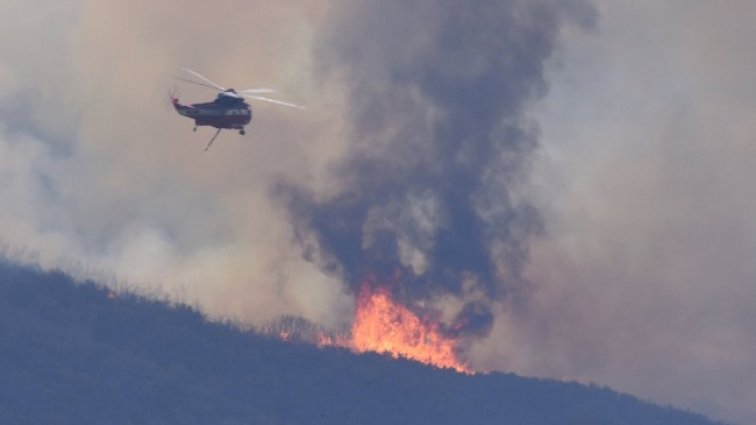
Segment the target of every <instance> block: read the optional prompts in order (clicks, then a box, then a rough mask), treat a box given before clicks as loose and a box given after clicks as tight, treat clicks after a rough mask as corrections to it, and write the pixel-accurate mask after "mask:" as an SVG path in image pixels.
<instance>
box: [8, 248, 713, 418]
mask: <svg viewBox="0 0 756 425" xmlns="http://www.w3.org/2000/svg"><path fill="white" fill-rule="evenodd" d="M0 424H4V425H11V424H46V425H53V424H61V425H67V424H71V425H73V424H75V425H85V424H97V425H103V424H108V425H117V424H139V425H147V424H161V425H164V424H181V425H192V424H202V425H210V424H212V425H231V424H291V425H300V424H301V425H306V424H329V425H330V424H333V425H339V424H344V425H347V424H349V425H372V424H433V425H446V424H449V425H451V424H453V425H461V424H497V425H502V424H516V425H547V424H570V425H572V424H574V425H592V424H596V425H599V424H600V425H608V424H612V425H629V424H633V425H656V424H658V425H662V424H663V425H677V424H679V425H683V424H684V425H712V424H714V422H711V421H709V420H707V419H706V418H704V417H702V416H699V415H695V414H692V413H688V412H683V411H679V410H675V409H672V408H668V407H660V406H656V405H653V404H650V403H645V402H641V401H639V400H637V399H635V398H633V397H630V396H627V395H621V394H619V393H616V392H614V391H611V390H609V389H606V388H597V387H592V386H585V385H580V384H575V383H560V382H555V381H550V380H538V379H528V378H522V377H518V376H515V375H512V374H502V373H493V374H489V375H478V376H466V375H460V374H457V373H454V372H451V371H446V370H437V369H432V368H428V367H424V366H421V365H419V364H416V363H412V362H409V361H396V360H390V359H387V358H384V357H382V356H378V355H359V356H358V355H354V354H352V353H350V352H348V351H345V350H340V349H319V348H317V347H313V346H310V345H305V344H292V343H284V342H281V341H278V340H275V339H272V338H269V337H264V336H261V335H258V334H255V333H252V332H244V331H240V330H239V329H237V328H235V327H233V326H230V325H226V324H219V323H210V322H207V321H206V320H205V319H203V317H202V316H201V315H200V314H198V313H197V312H196V311H194V310H192V309H190V308H188V307H184V306H170V305H167V304H165V303H162V302H158V301H154V300H148V299H145V298H142V297H138V296H134V295H128V294H119V296H118V298H117V299H111V298H109V292H108V291H107V290H106V289H102V288H101V287H98V286H97V285H94V284H92V283H76V282H74V281H73V280H72V279H71V278H70V277H68V276H66V275H65V274H63V273H59V272H43V271H41V270H39V269H36V268H33V267H28V266H18V265H14V264H11V263H9V262H7V261H3V260H0Z"/></svg>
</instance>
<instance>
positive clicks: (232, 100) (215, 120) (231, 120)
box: [172, 92, 252, 132]
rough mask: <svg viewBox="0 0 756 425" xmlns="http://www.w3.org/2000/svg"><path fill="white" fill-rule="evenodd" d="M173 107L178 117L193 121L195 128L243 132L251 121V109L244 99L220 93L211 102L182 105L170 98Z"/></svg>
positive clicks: (175, 99)
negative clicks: (203, 127)
mask: <svg viewBox="0 0 756 425" xmlns="http://www.w3.org/2000/svg"><path fill="white" fill-rule="evenodd" d="M172 101H173V107H174V108H176V112H178V113H179V114H180V115H182V116H185V117H187V118H191V119H193V120H194V124H195V126H196V127H199V126H209V127H215V128H217V129H234V130H240V131H242V132H243V131H244V126H245V125H247V124H249V123H250V122H251V121H252V108H250V106H249V104H248V103H247V102H245V101H244V99H241V98H239V97H238V96H235V95H234V94H228V93H226V92H221V93H220V94H219V95H218V97H217V98H216V99H215V100H214V101H212V102H205V103H194V104H192V105H182V104H181V103H179V100H178V99H177V98H172Z"/></svg>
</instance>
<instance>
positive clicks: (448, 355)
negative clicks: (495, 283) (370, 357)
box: [349, 285, 472, 373]
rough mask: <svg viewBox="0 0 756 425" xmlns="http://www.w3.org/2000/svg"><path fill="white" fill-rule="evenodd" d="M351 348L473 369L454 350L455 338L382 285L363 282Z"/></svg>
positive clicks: (435, 364)
mask: <svg viewBox="0 0 756 425" xmlns="http://www.w3.org/2000/svg"><path fill="white" fill-rule="evenodd" d="M349 345H350V348H352V349H353V350H355V351H357V352H360V353H362V352H366V351H374V352H378V353H386V354H390V355H391V356H392V357H394V358H399V357H403V358H407V359H411V360H416V361H419V362H421V363H424V364H428V365H432V366H436V367H440V368H452V369H454V370H456V371H458V372H464V373H472V372H471V370H470V369H469V367H468V366H467V365H466V364H465V363H464V362H462V361H460V360H459V358H458V357H457V354H456V341H455V340H454V339H451V338H448V337H446V336H444V335H443V333H442V332H441V331H440V329H439V326H438V325H437V324H435V323H433V322H428V321H424V320H421V319H420V318H419V317H417V315H415V314H414V313H413V312H412V311H410V310H409V309H408V308H407V307H405V306H403V305H401V304H398V303H396V302H395V301H394V300H393V299H392V298H391V295H390V294H389V292H388V290H386V289H383V288H378V289H373V290H371V288H370V287H369V286H368V285H365V286H363V288H362V290H361V291H360V294H359V297H358V299H357V306H356V309H355V316H354V323H353V324H352V337H351V341H350V342H349Z"/></svg>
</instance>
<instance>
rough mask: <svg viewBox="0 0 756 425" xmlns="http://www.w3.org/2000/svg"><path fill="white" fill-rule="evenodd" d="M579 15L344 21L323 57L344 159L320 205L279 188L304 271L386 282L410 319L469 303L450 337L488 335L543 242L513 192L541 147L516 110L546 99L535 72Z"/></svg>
mask: <svg viewBox="0 0 756 425" xmlns="http://www.w3.org/2000/svg"><path fill="white" fill-rule="evenodd" d="M568 12H569V13H568ZM576 16H580V17H582V22H583V23H586V22H589V21H590V16H591V15H590V9H588V8H585V7H583V6H581V5H578V4H570V5H567V4H565V3H560V4H555V3H552V2H520V1H504V2H502V1H472V2H466V3H464V5H459V4H457V3H452V2H447V1H441V0H425V1H421V2H417V3H415V4H413V7H412V8H411V9H410V8H408V7H407V5H406V3H405V2H401V1H388V2H380V3H376V2H358V3H357V4H353V5H352V6H351V7H344V8H341V10H340V13H339V14H337V15H336V16H333V17H332V22H331V23H330V28H331V30H330V31H329V33H328V34H326V35H324V36H323V39H322V42H321V44H320V45H321V46H322V47H321V50H320V51H319V52H318V54H319V57H320V58H321V61H322V71H323V73H324V76H325V78H326V80H328V79H335V80H338V81H339V82H340V83H342V84H343V89H344V96H345V99H346V103H347V105H348V112H347V125H346V130H345V131H346V137H347V138H348V140H349V149H348V151H347V153H346V155H345V156H344V158H343V159H342V160H340V161H339V162H338V164H336V166H335V167H334V169H333V174H332V178H333V182H334V186H333V188H332V190H331V191H330V192H329V193H327V194H323V193H322V192H321V193H318V192H316V191H313V190H311V189H309V188H308V187H307V186H303V185H296V184H288V183H282V184H280V185H278V186H277V187H276V196H278V197H280V198H281V199H283V200H284V202H285V203H286V205H287V207H288V210H289V212H290V215H291V218H292V220H293V223H294V227H295V233H296V236H297V238H298V241H299V242H300V244H301V246H302V249H303V253H304V255H305V257H306V258H307V259H308V260H310V261H313V262H315V263H317V264H318V265H319V266H320V267H321V268H322V269H324V270H326V271H327V272H329V273H331V274H334V275H336V276H339V277H340V278H341V279H342V280H343V281H344V282H346V283H347V285H349V286H350V287H351V288H352V291H353V292H356V291H357V289H358V288H359V287H360V286H361V285H364V284H366V283H367V284H378V285H387V284H388V285H390V286H391V287H392V290H393V292H394V295H395V296H398V297H399V298H400V299H402V300H403V301H404V302H405V303H408V304H409V305H412V306H414V307H416V308H417V307H421V306H425V307H427V306H429V305H432V304H436V303H438V302H439V301H440V300H442V299H444V298H448V297H450V296H451V297H452V298H456V299H458V300H463V302H461V303H459V302H458V303H456V304H457V305H456V307H455V311H454V312H452V314H453V315H455V316H456V317H455V318H454V319H453V320H452V323H451V324H452V325H453V328H454V329H455V330H456V332H458V333H475V334H485V333H487V330H488V329H489V328H490V326H491V324H492V320H493V313H492V312H491V303H492V301H494V300H498V299H501V298H502V297H503V296H505V295H506V294H507V293H508V292H510V291H512V290H515V289H516V288H518V287H519V286H520V285H522V282H523V277H522V270H523V266H524V265H525V263H526V261H527V256H528V241H529V239H530V237H531V236H532V235H533V234H534V233H535V232H537V231H538V229H539V228H540V220H539V216H538V213H537V211H535V209H534V208H533V207H532V206H531V205H530V204H529V203H527V202H525V201H522V200H521V199H520V198H519V197H518V193H517V192H518V185H519V184H520V183H521V182H522V180H523V177H524V176H525V175H526V173H527V170H528V166H529V163H530V161H531V157H532V154H533V151H534V149H535V148H536V146H537V131H536V130H535V128H534V126H533V125H532V124H531V123H530V122H529V121H528V119H527V116H526V114H525V110H526V107H527V106H528V105H529V104H531V103H532V101H533V100H535V99H538V98H540V97H541V96H543V95H544V94H545V93H546V88H547V85H546V82H545V81H544V77H543V63H544V61H545V60H546V59H547V58H548V57H549V56H550V54H551V52H552V50H553V48H554V44H555V41H556V38H557V35H558V32H559V29H560V27H561V26H562V25H563V24H564V23H565V21H566V20H568V19H570V18H574V17H576ZM573 20H574V19H573ZM366 276H370V278H369V279H367V278H366Z"/></svg>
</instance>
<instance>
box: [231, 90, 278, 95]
mask: <svg viewBox="0 0 756 425" xmlns="http://www.w3.org/2000/svg"><path fill="white" fill-rule="evenodd" d="M237 93H247V94H257V93H278V92H277V91H276V90H274V89H247V90H238V91H237Z"/></svg>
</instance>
